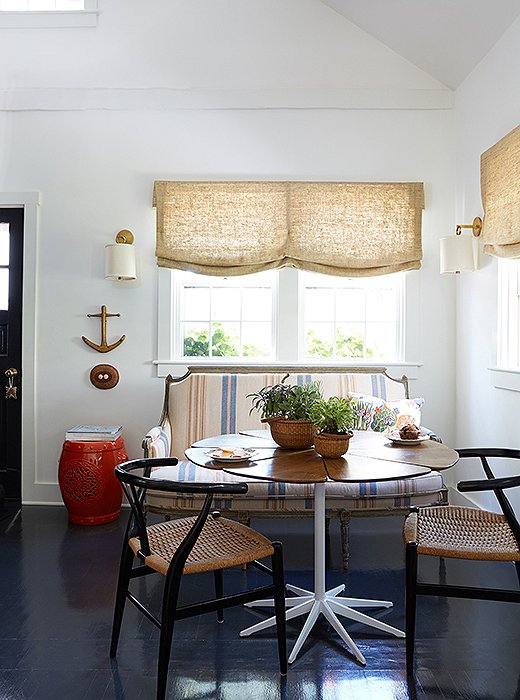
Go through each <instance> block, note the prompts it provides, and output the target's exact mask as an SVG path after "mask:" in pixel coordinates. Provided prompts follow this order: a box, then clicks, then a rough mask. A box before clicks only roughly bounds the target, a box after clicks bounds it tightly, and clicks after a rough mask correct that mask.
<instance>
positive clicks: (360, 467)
mask: <svg viewBox="0 0 520 700" xmlns="http://www.w3.org/2000/svg"><path fill="white" fill-rule="evenodd" d="M216 447H249V448H252V449H254V450H255V452H254V454H253V455H252V456H251V459H249V460H247V461H243V462H236V463H229V462H220V461H216V460H213V459H212V457H211V455H210V454H208V452H211V448H216ZM186 457H187V458H188V459H189V460H190V461H191V462H193V463H194V464H197V465H198V466H201V467H206V468H208V469H222V470H223V471H225V472H227V473H229V474H234V475H236V476H241V477H247V478H254V479H264V480H267V481H279V482H287V483H307V484H312V483H320V482H324V481H327V480H331V481H345V482H363V481H385V480H391V479H407V478H410V477H412V476H419V475H421V474H428V472H430V471H431V470H432V469H436V470H438V469H447V468H449V467H452V466H453V465H454V464H456V462H457V461H458V458H459V456H458V454H457V452H456V451H455V450H452V449H451V448H449V447H446V446H445V445H442V444H441V443H438V442H434V441H433V440H428V441H425V442H422V443H420V444H419V445H414V446H406V447H402V446H399V445H394V444H393V443H391V442H390V441H389V440H388V438H387V437H386V436H385V435H384V434H383V433H375V432H371V431H355V434H354V437H353V438H352V440H351V441H350V446H349V450H348V452H347V453H346V455H344V456H343V457H340V458H339V459H328V458H327V459H324V458H322V457H320V455H318V453H317V452H316V451H315V450H314V449H312V448H311V449H307V450H283V449H281V448H279V447H278V446H277V445H276V443H275V442H273V441H272V439H271V436H270V433H269V431H267V430H265V431H264V430H259V431H251V432H250V433H248V434H247V435H246V434H231V435H218V436H215V437H211V438H206V439H205V440H199V441H198V442H196V443H195V444H194V445H193V447H191V448H189V449H188V450H186Z"/></svg>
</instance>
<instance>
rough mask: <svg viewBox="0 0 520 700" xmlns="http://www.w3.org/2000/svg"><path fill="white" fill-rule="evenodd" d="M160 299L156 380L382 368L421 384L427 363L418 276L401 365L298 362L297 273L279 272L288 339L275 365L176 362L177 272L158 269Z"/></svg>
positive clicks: (279, 311)
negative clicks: (255, 369)
mask: <svg viewBox="0 0 520 700" xmlns="http://www.w3.org/2000/svg"><path fill="white" fill-rule="evenodd" d="M157 272H158V297H157V319H158V323H157V359H156V360H153V364H154V365H156V367H157V376H159V377H166V376H167V375H168V374H172V375H173V376H181V375H182V374H184V373H185V372H186V369H187V367H188V366H189V365H196V364H201V365H210V364H218V365H222V366H225V365H230V366H233V365H235V366H236V365H237V364H245V365H255V364H258V365H266V364H268V365H270V366H276V365H280V366H284V365H287V364H290V365H301V366H302V367H305V366H308V365H309V364H311V365H313V366H320V365H323V366H326V365H331V364H332V365H335V366H342V367H346V368H348V367H359V366H366V367H381V366H384V367H386V368H387V369H388V371H389V373H391V374H392V375H394V376H400V375H401V374H403V373H404V374H406V376H407V377H408V379H416V378H417V377H418V370H419V368H420V367H421V366H422V362H421V361H420V360H418V359H417V358H419V357H420V354H419V353H420V333H418V331H417V329H418V328H419V327H420V320H421V315H420V294H419V273H418V272H417V271H413V272H409V273H405V276H404V284H403V294H402V299H401V304H402V309H401V319H402V323H401V348H402V350H401V357H402V359H401V360H395V361H391V360H389V361H388V362H386V361H384V360H377V361H374V360H363V359H361V358H353V359H352V360H342V361H338V360H337V359H334V360H320V359H319V358H315V359H314V358H312V359H307V360H297V358H299V357H301V356H302V352H301V349H302V346H301V343H302V333H301V332H300V327H299V320H298V317H297V314H295V313H294V310H295V309H296V308H297V305H298V294H299V285H298V271H297V270H295V269H294V268H290V267H287V268H283V269H282V270H280V276H279V280H278V294H277V298H278V303H277V307H276V310H275V312H274V313H275V315H276V321H277V322H276V327H277V328H283V329H284V333H283V334H281V335H280V337H277V336H276V335H275V344H276V345H275V347H276V357H277V360H276V361H270V360H266V359H263V360H257V361H255V360H251V359H250V358H207V357H199V358H196V357H190V358H184V359H182V360H180V359H176V352H175V350H176V347H175V342H176V340H175V312H176V303H177V301H176V295H175V281H174V275H175V271H174V270H170V269H168V268H158V270H157Z"/></svg>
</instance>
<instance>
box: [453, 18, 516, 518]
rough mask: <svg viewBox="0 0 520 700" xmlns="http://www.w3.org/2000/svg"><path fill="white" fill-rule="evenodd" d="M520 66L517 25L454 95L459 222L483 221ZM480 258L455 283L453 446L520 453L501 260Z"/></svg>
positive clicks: (512, 121)
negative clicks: (495, 377) (486, 166)
mask: <svg viewBox="0 0 520 700" xmlns="http://www.w3.org/2000/svg"><path fill="white" fill-rule="evenodd" d="M519 65H520V21H519V20H517V21H516V22H515V23H514V24H513V25H512V26H511V27H510V28H509V30H508V31H507V32H506V33H505V34H504V36H503V37H502V38H501V39H500V41H499V42H498V43H497V44H496V45H495V46H494V48H493V49H492V50H491V51H490V53H489V54H488V55H487V56H486V57H485V58H484V60H483V61H482V62H481V63H480V64H479V65H478V66H477V67H476V69H475V70H474V71H473V72H472V73H471V75H470V76H469V77H468V78H467V79H466V80H465V81H464V83H463V84H462V85H461V87H460V88H459V89H458V90H457V93H456V106H455V115H456V146H457V222H458V223H469V222H471V221H472V220H473V217H474V216H476V215H482V203H481V199H480V154H481V153H482V152H483V151H485V150H486V149H487V148H489V147H490V146H492V145H493V144H494V143H496V142H497V141H498V140H499V139H500V138H502V136H505V134H507V133H508V132H509V131H510V130H511V129H513V128H514V127H515V126H517V125H518V123H519V121H520V82H519V80H518V66H519ZM482 258H483V262H482V269H481V270H479V272H478V273H473V274H470V275H461V278H460V279H459V280H457V345H456V347H457V376H458V383H457V420H456V425H457V440H456V444H457V446H458V447H465V446H478V445H481V446H493V447H515V448H518V434H519V425H518V415H519V413H520V394H519V393H518V392H516V391H509V390H505V389H497V388H495V387H494V386H493V383H492V377H491V374H490V372H489V370H488V368H489V367H494V366H496V334H497V260H496V259H495V258H492V257H490V256H482ZM476 466H477V465H476V464H475V465H473V466H472V468H470V467H468V468H464V469H463V468H462V466H459V467H458V469H457V478H468V477H470V476H471V478H478V477H480V476H481V474H482V473H481V472H480V471H479V470H478V468H477V469H475V467H476ZM510 468H513V469H514V467H512V465H510ZM506 471H507V469H506V468H504V470H497V473H501V472H503V473H506ZM509 473H510V472H509ZM510 495H511V498H512V500H513V501H514V503H515V506H516V509H517V511H520V495H517V494H515V493H514V491H512V492H510ZM474 498H475V501H476V502H478V503H479V504H481V505H483V506H486V507H494V506H495V499H494V496H493V495H488V496H485V495H478V494H476V495H475V497H474Z"/></svg>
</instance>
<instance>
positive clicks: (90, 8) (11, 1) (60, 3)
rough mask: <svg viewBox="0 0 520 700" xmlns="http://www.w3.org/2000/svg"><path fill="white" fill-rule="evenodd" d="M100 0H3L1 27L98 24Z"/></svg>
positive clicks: (1, 0)
mask: <svg viewBox="0 0 520 700" xmlns="http://www.w3.org/2000/svg"><path fill="white" fill-rule="evenodd" d="M97 15H98V12H97V0H0V27H6V28H24V27H27V28H39V27H94V26H96V24H97Z"/></svg>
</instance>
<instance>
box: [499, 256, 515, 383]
mask: <svg viewBox="0 0 520 700" xmlns="http://www.w3.org/2000/svg"><path fill="white" fill-rule="evenodd" d="M497 338H498V347H497V365H498V367H500V368H502V369H513V370H518V369H520V262H519V261H518V260H507V259H505V258H500V259H499V260H498V333H497Z"/></svg>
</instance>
